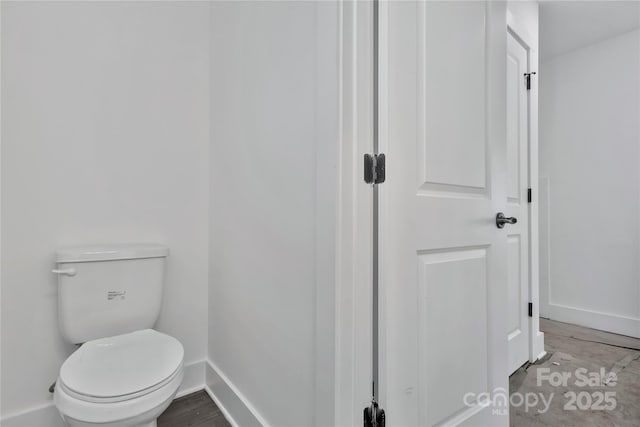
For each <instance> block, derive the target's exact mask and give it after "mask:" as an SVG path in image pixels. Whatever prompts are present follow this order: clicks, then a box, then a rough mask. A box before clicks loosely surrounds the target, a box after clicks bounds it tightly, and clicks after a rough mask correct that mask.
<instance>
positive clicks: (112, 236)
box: [1, 2, 256, 417]
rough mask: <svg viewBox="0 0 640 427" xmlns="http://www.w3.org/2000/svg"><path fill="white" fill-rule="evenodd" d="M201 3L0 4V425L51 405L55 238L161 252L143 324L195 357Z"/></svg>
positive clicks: (204, 141)
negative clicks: (152, 306) (148, 321)
mask: <svg viewBox="0 0 640 427" xmlns="http://www.w3.org/2000/svg"><path fill="white" fill-rule="evenodd" d="M208 8H209V6H208V4H206V3H187V2H166V3H160V2H158V3H148V2H131V3H118V2H107V3H98V2H70V3H57V2H56V3H50V2H34V3H26V2H20V3H17V2H16V3H10V2H2V102H3V108H2V125H3V126H2V255H3V258H2V266H1V269H2V371H1V373H2V383H1V387H2V390H3V393H2V416H3V417H6V416H8V415H11V414H14V413H16V412H20V411H26V410H28V409H31V408H34V407H36V406H39V405H46V404H47V403H48V402H50V399H51V398H50V395H49V393H48V391H47V389H48V387H49V385H50V384H51V383H52V382H53V381H54V380H55V379H56V376H57V373H58V370H59V368H60V365H61V363H62V361H63V360H64V359H65V358H66V357H67V355H68V354H69V353H70V352H71V351H72V350H73V347H72V346H70V345H68V344H65V343H64V342H63V341H62V339H61V337H60V334H59V332H58V327H57V307H56V282H55V277H53V275H51V274H50V273H49V270H50V269H51V268H52V267H53V254H54V251H55V249H56V248H57V247H59V246H62V245H76V244H87V243H102V242H128V241H141V242H161V243H165V244H167V245H168V246H169V247H170V248H171V256H170V258H169V262H168V269H167V281H166V288H165V297H164V302H165V303H164V307H163V310H162V313H161V317H160V320H159V322H158V325H157V327H158V329H160V330H162V331H164V332H167V333H169V334H171V335H173V336H175V337H177V338H178V339H179V340H180V341H181V342H182V343H183V344H184V346H185V350H186V355H185V357H186V363H190V362H193V361H197V360H202V359H204V358H205V357H206V351H207V350H206V347H207V345H206V343H207V292H208V291H207V274H208V264H207V263H208V254H207V251H208V244H207V242H208V216H207V213H208V194H209V193H208V172H207V171H208V155H209V154H208V143H209V33H208V25H209V13H208ZM214 205H215V203H214ZM252 356H254V357H255V356H256V355H255V354H254V355H252Z"/></svg>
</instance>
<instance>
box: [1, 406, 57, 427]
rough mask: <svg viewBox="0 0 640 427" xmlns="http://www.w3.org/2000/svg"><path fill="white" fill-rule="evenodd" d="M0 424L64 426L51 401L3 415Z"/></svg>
mask: <svg viewBox="0 0 640 427" xmlns="http://www.w3.org/2000/svg"><path fill="white" fill-rule="evenodd" d="M0 425H1V426H2V427H35V426H38V427H66V426H65V424H64V421H62V417H60V414H59V413H58V410H57V409H56V407H55V405H54V404H53V402H51V403H48V404H46V405H44V406H41V407H38V408H33V409H30V410H27V411H24V412H21V413H18V414H15V415H10V416H8V417H3V418H2V420H0Z"/></svg>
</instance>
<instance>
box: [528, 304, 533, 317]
mask: <svg viewBox="0 0 640 427" xmlns="http://www.w3.org/2000/svg"><path fill="white" fill-rule="evenodd" d="M529 317H533V303H532V302H530V303H529Z"/></svg>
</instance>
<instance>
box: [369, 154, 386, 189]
mask: <svg viewBox="0 0 640 427" xmlns="http://www.w3.org/2000/svg"><path fill="white" fill-rule="evenodd" d="M384 180H385V157H384V154H365V155H364V182H366V183H367V184H382V183H383V182H384Z"/></svg>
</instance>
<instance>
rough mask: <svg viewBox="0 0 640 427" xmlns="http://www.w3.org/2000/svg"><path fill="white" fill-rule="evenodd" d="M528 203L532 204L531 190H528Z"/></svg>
mask: <svg viewBox="0 0 640 427" xmlns="http://www.w3.org/2000/svg"><path fill="white" fill-rule="evenodd" d="M527 203H531V189H530V188H527Z"/></svg>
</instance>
